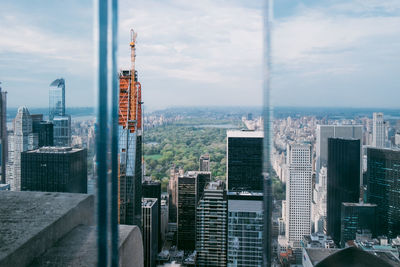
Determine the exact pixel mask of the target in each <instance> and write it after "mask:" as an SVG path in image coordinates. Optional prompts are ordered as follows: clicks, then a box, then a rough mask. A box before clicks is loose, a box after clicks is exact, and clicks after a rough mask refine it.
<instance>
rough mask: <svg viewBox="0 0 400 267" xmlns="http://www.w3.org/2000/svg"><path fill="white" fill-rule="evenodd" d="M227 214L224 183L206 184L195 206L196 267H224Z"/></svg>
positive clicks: (225, 259)
mask: <svg viewBox="0 0 400 267" xmlns="http://www.w3.org/2000/svg"><path fill="white" fill-rule="evenodd" d="M227 212H228V201H227V197H226V190H225V185H224V183H222V182H221V181H218V182H210V183H208V184H207V186H206V188H205V190H204V194H203V197H202V198H201V199H200V200H199V202H198V206H197V224H196V251H197V265H198V266H221V267H223V266H226V264H227V258H226V256H227V251H226V249H227V225H228V224H227Z"/></svg>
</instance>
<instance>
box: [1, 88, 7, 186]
mask: <svg viewBox="0 0 400 267" xmlns="http://www.w3.org/2000/svg"><path fill="white" fill-rule="evenodd" d="M0 85H1V83H0ZM7 161H8V135H7V92H5V91H2V88H1V86H0V164H1V166H0V176H1V178H0V183H2V184H5V183H7V179H6V169H7Z"/></svg>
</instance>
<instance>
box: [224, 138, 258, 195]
mask: <svg viewBox="0 0 400 267" xmlns="http://www.w3.org/2000/svg"><path fill="white" fill-rule="evenodd" d="M262 155H263V132H257V131H228V132H227V158H228V159H227V183H228V191H260V192H261V191H263V178H262V175H261V174H262Z"/></svg>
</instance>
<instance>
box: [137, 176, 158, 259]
mask: <svg viewBox="0 0 400 267" xmlns="http://www.w3.org/2000/svg"><path fill="white" fill-rule="evenodd" d="M142 197H144V198H156V199H157V201H158V203H159V205H158V210H157V212H158V218H159V219H160V221H161V183H160V182H155V181H144V182H143V184H142ZM158 240H159V241H160V242H158V251H161V249H162V243H161V223H159V224H158Z"/></svg>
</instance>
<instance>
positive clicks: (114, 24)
mask: <svg viewBox="0 0 400 267" xmlns="http://www.w3.org/2000/svg"><path fill="white" fill-rule="evenodd" d="M111 12H112V14H111V34H112V46H111V49H112V51H111V61H112V63H111V64H112V68H111V71H112V95H111V123H112V129H111V266H113V267H117V266H118V212H119V211H118V69H117V66H118V65H117V48H118V0H112V1H111Z"/></svg>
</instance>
